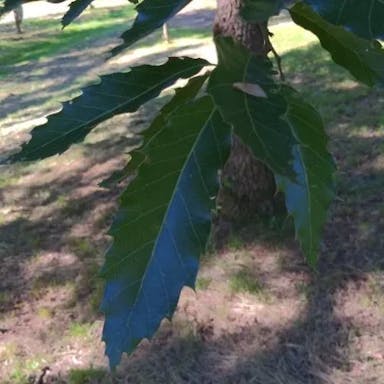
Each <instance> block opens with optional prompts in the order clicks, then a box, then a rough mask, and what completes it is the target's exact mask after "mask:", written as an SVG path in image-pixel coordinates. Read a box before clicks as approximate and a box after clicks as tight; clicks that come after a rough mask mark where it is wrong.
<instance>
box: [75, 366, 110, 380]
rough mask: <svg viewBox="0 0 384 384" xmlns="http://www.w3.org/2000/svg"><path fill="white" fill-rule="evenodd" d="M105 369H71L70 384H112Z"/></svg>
mask: <svg viewBox="0 0 384 384" xmlns="http://www.w3.org/2000/svg"><path fill="white" fill-rule="evenodd" d="M110 382H111V381H109V380H108V378H107V372H106V371H105V370H104V369H99V368H88V369H71V370H70V371H69V375H68V384H91V383H105V384H107V383H110Z"/></svg>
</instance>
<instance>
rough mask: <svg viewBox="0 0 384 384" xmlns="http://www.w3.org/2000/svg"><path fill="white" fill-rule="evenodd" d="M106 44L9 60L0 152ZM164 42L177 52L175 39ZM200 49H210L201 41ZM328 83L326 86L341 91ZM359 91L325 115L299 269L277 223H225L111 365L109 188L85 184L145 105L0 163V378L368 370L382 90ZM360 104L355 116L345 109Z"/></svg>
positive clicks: (379, 373)
mask: <svg viewBox="0 0 384 384" xmlns="http://www.w3.org/2000/svg"><path fill="white" fill-rule="evenodd" d="M207 14H208V16H206V17H205V16H202V14H200V13H198V14H195V13H193V11H191V13H190V14H189V16H188V13H186V14H184V15H182V17H184V19H178V20H179V21H178V20H175V21H174V22H175V23H177V22H180V23H182V24H184V23H186V22H188V23H189V22H191V23H192V24H193V23H208V22H209V20H210V19H209V18H210V17H212V14H211V13H209V12H208V13H207ZM197 16H198V17H197ZM188 17H189V19H188ZM185 18H187V19H185ZM180 20H181V21H180ZM196 25H197V24H196ZM203 25H204V24H203ZM7 28H8V27H7ZM9 28H12V27H11V26H9ZM5 33H9V31H8V30H6V32H5ZM112 43H113V40H112V38H111V39H110V40H105V41H103V42H98V43H97V42H94V43H92V45H90V46H87V52H88V55H87V56H85V55H83V54H82V52H81V49H79V47H77V48H76V49H75V50H73V51H69V52H65V53H62V54H60V55H58V56H56V57H54V58H51V59H47V60H44V61H42V62H33V63H27V64H23V65H21V66H17V67H15V68H14V71H13V72H12V76H8V77H6V78H5V79H3V78H1V79H0V102H1V109H0V118H1V122H0V135H1V136H0V145H1V148H2V150H3V152H7V151H10V150H12V148H15V147H16V145H17V143H18V142H20V141H22V140H24V139H25V138H26V130H27V129H28V128H30V126H31V120H32V123H33V122H36V121H40V119H41V116H42V115H43V114H44V113H46V112H50V111H52V110H53V109H55V104H52V103H51V102H47V100H48V99H50V98H51V97H52V95H53V97H54V98H55V100H57V99H60V98H62V97H63V96H64V95H66V96H67V95H68V93H65V94H64V93H63V89H64V88H67V87H68V86H69V87H71V89H72V90H73V89H74V88H75V87H76V85H77V84H78V83H77V81H78V79H80V78H81V81H82V82H84V81H85V80H86V79H92V78H94V77H95V74H96V69H95V68H96V66H97V65H98V64H100V63H101V62H102V60H103V58H102V52H104V49H105V48H104V44H112ZM199 44H202V43H201V41H200V42H196V45H195V46H194V47H192V46H191V47H189V49H190V50H192V48H194V49H195V51H196V50H197V48H198V47H200V45H199ZM204 44H206V43H205V42H204ZM147 49H149V48H142V49H141V48H137V50H136V51H135V52H136V55H138V54H139V53H140V55H141V56H142V57H141V59H140V60H142V61H150V62H153V61H156V60H161V58H159V55H158V52H156V51H155V52H153V50H152V51H151V53H149V52H150V51H149V50H148V51H147ZM172 50H173V52H174V53H179V52H185V50H181V48H179V47H178V46H177V45H176V44H175V46H171V48H170V51H172ZM187 50H188V49H187ZM203 52H205V53H206V54H207V55H212V47H211V46H208V48H207V46H206V45H204V47H203ZM145 55H147V56H145ZM298 55H299V56H298V57H299V59H300V60H304V61H305V60H309V59H308V58H307V56H305V54H302V53H298ZM300 55H302V56H300ZM133 57H134V55H131V56H129V55H128V56H125V57H123V58H120V59H119V60H116V61H115V62H112V64H111V66H110V67H109V68H108V70H111V69H117V68H121V67H122V66H124V65H126V63H129V62H130V61H133ZM287 61H288V63H287V65H289V59H287ZM320 65H321V64H320ZM104 69H105V70H106V67H104ZM294 70H295V73H296V75H292V76H291V78H290V79H291V80H292V81H293V82H294V83H306V82H307V83H309V84H311V85H310V86H311V87H313V88H310V89H311V90H312V91H313V93H312V96H313V97H316V92H317V90H318V89H319V87H320V84H318V83H316V82H315V80H314V79H312V78H309V79H306V78H305V77H304V76H303V75H302V74H301V73H300V70H299V69H297V68H295V69H294ZM319 81H321V80H319ZM312 82H313V84H312ZM31 84H33V86H34V89H30V87H31ZM338 84H339V85H340V84H341V85H340V87H342V86H344V84H345V83H343V82H341V81H340V82H339V83H338ZM348 84H349V83H348ZM332 87H333V84H330V85H329V92H331V93H333V95H334V97H336V96H337V95H338V93H339V92H340V89H341V88H340V89H339V88H332ZM354 87H355V85H353V86H351V88H353V89H354ZM10 89H13V91H12V92H10V91H9V90H10ZM43 90H44V92H43ZM312 91H311V92H312ZM344 91H348V89H344ZM66 92H67V91H66ZM364 92H365V91H364ZM364 92H363V94H357V95H356V96H354V95H352V96H351V97H350V98H349V99H348V103H340V106H339V108H340V109H342V111H341V113H340V114H338V115H333V116H332V120H331V122H329V130H330V134H331V136H332V139H333V140H334V141H333V144H332V151H333V153H334V155H335V157H336V159H337V163H338V166H339V169H340V173H339V180H338V198H337V200H336V201H335V203H334V205H333V208H332V212H331V215H330V219H329V222H328V224H327V226H326V233H325V237H324V243H323V246H322V252H321V262H320V265H319V269H318V271H317V272H311V271H310V270H309V269H308V268H307V267H306V265H305V263H304V262H303V260H302V256H301V255H300V253H299V250H298V247H297V245H296V244H295V243H294V242H293V240H292V239H291V238H292V232H291V231H290V230H289V228H290V225H289V223H283V225H281V224H279V222H278V220H279V219H278V218H273V219H268V220H266V219H261V218H258V219H255V221H254V222H253V223H250V224H248V225H245V226H242V227H239V228H235V229H234V230H233V233H231V235H230V236H229V238H228V239H227V243H226V245H225V247H224V248H223V249H222V250H220V251H214V250H212V251H210V252H209V253H208V254H207V255H205V256H204V258H203V261H202V270H201V273H200V275H199V278H198V283H197V292H196V293H194V292H192V291H191V290H188V289H186V290H184V291H183V294H182V298H181V300H180V303H179V306H178V309H177V312H176V315H175V318H174V320H173V322H172V323H171V324H170V323H168V322H164V324H163V326H162V328H161V330H160V332H159V334H158V335H157V336H156V337H155V338H154V340H152V341H151V342H143V343H142V345H141V346H140V347H139V348H138V349H137V351H136V352H135V353H134V354H133V356H131V357H130V358H127V357H125V358H124V359H123V362H122V364H121V366H120V367H119V368H118V370H117V372H116V373H114V374H111V373H109V372H108V369H107V361H106V359H105V358H104V357H103V348H104V346H103V343H102V342H101V341H100V334H101V329H102V316H101V315H100V314H99V313H98V310H97V308H98V303H99V301H100V296H101V290H102V282H101V281H99V280H98V279H97V277H96V272H97V269H98V267H99V265H100V264H101V263H102V256H103V250H104V249H105V247H106V245H107V244H108V242H109V241H110V239H109V238H108V237H107V235H106V231H107V229H108V226H109V224H110V222H111V220H112V215H113V212H114V211H115V209H116V205H115V199H116V197H117V196H118V194H119V193H120V191H121V187H115V188H112V189H111V190H106V189H102V188H99V187H98V183H99V182H100V181H101V180H103V178H105V177H107V176H108V175H109V174H110V173H111V172H112V171H113V170H115V169H117V168H118V167H119V166H120V165H121V164H122V163H123V161H124V158H125V156H124V153H126V152H127V151H129V149H130V148H132V146H133V145H135V144H136V143H137V140H138V139H137V132H140V131H141V130H142V129H143V127H144V124H145V123H146V122H147V120H148V116H151V115H153V114H154V112H155V110H156V108H157V106H156V105H155V106H153V105H148V106H145V107H144V108H142V109H140V110H139V111H138V112H137V113H135V114H133V115H130V116H126V115H122V116H119V117H117V118H115V119H113V120H112V121H109V122H108V123H105V124H102V125H100V126H99V127H98V128H97V129H96V130H95V132H94V133H93V134H92V135H90V137H89V138H88V139H87V140H86V142H85V144H83V145H77V146H75V147H73V148H72V149H71V151H69V152H67V153H66V154H64V155H62V156H60V157H54V158H51V159H48V160H45V161H43V162H40V163H39V164H31V165H14V166H7V167H3V168H2V169H1V176H0V188H1V189H0V199H1V207H0V230H1V232H0V259H1V264H0V289H1V291H0V292H1V293H0V382H1V383H12V384H14V383H16V384H18V383H27V382H29V383H36V382H37V379H38V376H39V375H40V371H41V369H42V368H44V367H45V366H49V368H50V371H49V374H48V375H47V376H46V378H45V382H46V383H70V384H80V383H134V384H136V383H143V384H147V383H161V384H162V383H167V384H168V383H175V384H179V383H196V384H205V383H206V384H209V383H212V384H216V383H217V384H222V383H228V384H232V383H233V384H235V383H236V384H238V383H240V384H241V383H256V384H325V383H327V384H339V383H340V384H344V383H353V384H360V383H368V384H381V383H383V382H384V381H383V377H384V320H383V319H384V316H383V314H384V286H383V283H382V282H383V266H384V265H383V263H384V258H383V256H384V255H383V249H384V238H383V236H382V233H383V230H384V203H383V202H384V194H383V190H384V189H383V188H382V187H383V185H384V172H383V169H384V159H383V155H382V153H383V149H384V134H383V131H384V119H383V115H382V110H383V107H384V99H383V96H382V94H380V93H379V92H373V93H371V94H369V96H366V95H365V94H364ZM20 109H21V110H22V112H20ZM361 109H366V110H367V114H366V115H367V116H369V119H367V120H364V121H360V120H359V115H358V111H359V110H361ZM325 112H326V111H325ZM352 126H353V127H354V129H351V127H352ZM282 228H283V229H284V230H282ZM282 232H283V233H282Z"/></svg>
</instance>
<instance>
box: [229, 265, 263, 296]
mask: <svg viewBox="0 0 384 384" xmlns="http://www.w3.org/2000/svg"><path fill="white" fill-rule="evenodd" d="M229 288H230V290H231V292H232V293H250V294H251V295H260V294H262V293H263V292H264V288H263V286H262V284H261V283H260V282H259V281H258V280H257V278H256V277H255V276H254V275H252V274H251V273H250V272H249V271H247V270H245V269H241V270H240V271H238V272H236V273H235V274H234V275H233V276H231V277H230V279H229Z"/></svg>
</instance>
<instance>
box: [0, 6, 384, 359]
mask: <svg viewBox="0 0 384 384" xmlns="http://www.w3.org/2000/svg"><path fill="white" fill-rule="evenodd" d="M61 1H62V0H52V2H61ZM190 1H191V0H142V1H141V2H140V3H139V4H138V5H137V6H136V11H137V17H136V19H135V20H134V22H133V24H132V26H131V27H130V29H129V30H128V31H126V32H125V33H124V34H123V35H122V40H123V42H122V44H121V45H119V46H118V47H116V48H115V49H113V51H112V54H117V53H119V52H120V51H122V50H124V49H125V48H127V47H129V46H130V45H131V44H133V43H134V42H136V41H138V40H139V39H141V38H143V37H144V36H147V35H148V34H150V33H151V32H153V31H154V30H155V29H156V28H158V27H160V26H161V25H162V24H164V23H165V22H166V21H167V20H168V19H169V18H171V17H172V16H173V15H175V14H176V13H177V12H179V11H180V10H181V9H182V8H184V7H185V6H186V5H187V4H188V3H189V2H190ZM91 2H92V0H75V1H73V2H72V3H71V4H70V6H69V10H68V12H67V13H66V14H65V15H64V17H63V19H62V24H63V26H66V25H68V24H69V23H70V22H72V21H73V20H74V19H75V18H76V17H77V16H79V15H80V14H81V12H82V11H83V10H84V9H85V8H86V7H87V6H88V5H89V4H91ZM131 2H135V1H131ZM20 3H21V0H3V8H2V10H1V11H0V12H2V13H4V12H7V11H9V10H11V9H13V8H14V7H16V6H17V5H19V4H20ZM242 4H243V8H242V15H243V17H244V18H245V19H246V20H247V21H248V22H251V23H259V22H265V21H268V19H269V18H270V17H271V16H273V15H274V14H277V13H279V12H280V11H281V10H282V9H283V8H287V9H288V11H289V13H290V15H291V17H292V19H293V21H294V22H295V23H296V24H298V25H299V26H301V27H303V28H305V29H308V30H309V31H311V32H313V33H314V34H315V35H317V37H318V38H319V40H320V42H321V44H322V46H323V48H324V49H326V50H327V51H329V53H330V54H331V56H332V58H333V60H334V61H335V62H336V63H337V64H339V65H341V66H343V67H345V68H346V69H347V70H348V71H350V72H351V74H352V75H353V76H355V78H356V79H358V80H359V81H361V82H363V83H365V84H367V85H369V86H374V85H382V84H383V83H384V50H383V49H382V47H381V44H380V43H379V41H377V40H375V39H380V38H383V37H384V23H383V22H382V21H383V20H384V3H383V1H382V0H371V1H355V0H302V1H283V0H244V1H243V3H242ZM215 44H216V47H217V52H218V64H217V65H215V66H213V65H212V64H210V63H209V62H207V61H205V60H202V59H192V58H187V57H179V58H170V59H169V60H168V61H167V62H165V63H164V64H162V65H159V66H150V65H145V66H140V67H134V68H132V69H131V70H129V71H128V72H123V73H113V74H110V75H106V76H103V77H101V78H100V82H99V84H97V85H92V86H90V87H87V88H85V89H84V90H83V93H82V95H81V96H79V97H77V98H76V99H74V100H72V101H70V102H67V103H64V104H63V108H62V110H61V111H60V112H58V113H56V114H54V115H52V116H50V117H49V118H48V121H47V123H45V124H44V125H42V126H39V127H37V128H35V129H34V130H33V131H32V138H31V140H30V141H29V142H28V143H26V144H24V145H23V147H22V150H21V151H20V152H19V153H16V154H14V155H13V156H11V158H10V159H9V161H31V160H37V159H41V158H45V157H47V156H51V155H54V154H59V153H62V152H63V151H65V150H67V149H68V148H69V147H70V146H71V145H72V144H73V143H75V142H78V141H80V140H83V139H84V137H85V136H86V135H87V134H88V133H89V132H90V131H91V130H92V129H93V128H94V127H95V126H96V124H98V123H100V122H102V121H104V120H106V119H109V118H110V117H112V116H114V115H116V114H119V113H126V112H134V111H136V110H137V109H138V108H139V107H140V106H141V105H142V104H143V103H145V102H147V101H149V100H151V99H153V98H155V97H157V96H158V95H159V93H160V92H161V91H163V90H164V89H166V88H168V87H170V86H172V85H173V84H174V83H175V82H176V81H177V80H179V79H189V81H188V82H187V84H186V85H185V86H184V87H183V88H181V89H176V90H175V93H174V96H173V98H172V99H171V100H170V102H169V103H168V104H166V105H165V106H164V107H163V109H162V110H161V111H160V112H159V114H158V115H157V116H156V118H155V119H154V121H153V122H152V123H151V124H150V126H149V127H148V129H147V130H146V131H145V132H144V134H143V144H142V147H141V148H139V149H137V150H135V151H134V152H133V153H132V154H131V159H130V161H129V163H128V164H127V166H126V167H125V168H124V169H123V170H121V171H120V172H119V175H118V178H119V179H124V178H126V177H128V176H129V175H131V174H132V173H136V178H135V179H134V180H133V182H132V183H131V184H130V185H129V186H128V188H127V189H126V190H125V191H124V193H123V194H122V196H121V198H120V209H119V212H118V214H117V215H116V218H115V220H114V223H113V225H112V227H111V229H110V234H111V235H112V236H113V244H112V246H111V247H110V248H109V250H108V251H107V254H106V261H105V265H104V268H103V270H102V275H103V276H104V277H105V279H106V289H105V294H104V299H103V303H102V309H103V311H104V313H105V317H106V319H105V326H104V333H103V339H104V340H105V341H106V345H107V347H106V349H107V354H108V356H109V359H110V363H111V365H112V366H115V365H117V364H118V362H119V361H120V358H121V355H122V353H123V352H131V351H132V350H133V349H134V348H135V347H136V346H137V344H138V343H139V342H140V341H141V340H142V339H143V338H151V337H152V335H153V334H154V332H155V331H156V329H157V328H158V327H159V324H160V322H161V320H162V319H163V318H171V316H172V314H173V312H174V310H175V307H176V305H177V301H178V298H179V294H180V291H181V289H182V287H183V286H190V287H194V284H195V278H196V274H197V270H198V263H199V256H200V255H201V253H202V252H203V251H204V248H205V245H206V242H207V239H208V236H209V231H210V223H211V212H212V210H213V209H214V206H215V197H216V195H217V192H218V188H219V178H218V171H219V170H220V169H221V168H222V167H223V166H224V164H225V161H226V159H227V157H228V153H229V150H230V143H231V137H232V135H233V134H234V133H235V134H236V135H238V136H239V137H240V138H241V139H242V140H243V141H244V142H245V143H247V144H248V145H249V146H250V148H251V149H252V151H253V153H254V155H255V156H256V157H257V158H258V159H260V160H262V161H263V162H264V163H265V164H266V165H267V166H268V167H269V168H270V169H271V170H272V171H273V172H274V174H275V177H276V182H277V185H278V187H279V189H280V190H281V191H283V192H284V195H285V200H286V205H287V209H288V211H289V213H290V214H291V215H292V216H293V219H294V223H295V228H296V234H297V237H298V240H299V241H300V244H301V247H302V249H303V253H304V254H305V256H306V257H307V259H308V261H309V262H310V264H312V265H315V263H316V259H317V252H318V248H319V243H320V234H321V228H322V226H323V225H324V222H325V218H326V212H327V208H328V205H329V204H330V202H331V200H332V197H333V189H334V188H333V173H334V168H335V167H334V163H333V160H332V157H331V156H330V154H329V153H328V152H327V136H326V134H325V131H324V127H323V124H322V120H321V118H320V116H319V115H318V113H317V112H316V110H314V108H313V107H312V106H310V105H309V104H308V103H307V102H306V101H305V100H303V98H302V97H301V96H300V94H299V93H298V92H297V91H295V90H294V89H293V88H291V87H290V86H289V85H288V84H286V83H285V82H283V81H281V80H279V79H278V77H277V76H276V71H275V70H274V68H273V64H272V63H271V61H270V60H269V59H268V58H261V57H256V56H254V55H252V54H251V53H250V52H248V51H247V50H246V49H245V48H243V47H242V46H240V45H238V44H237V43H236V42H234V41H232V40H231V39H229V38H216V39H215ZM309 70H310V68H309ZM201 73H202V74H201Z"/></svg>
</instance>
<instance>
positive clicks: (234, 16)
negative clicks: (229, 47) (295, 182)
mask: <svg viewBox="0 0 384 384" xmlns="http://www.w3.org/2000/svg"><path fill="white" fill-rule="evenodd" d="M241 1H242V0H217V11H216V18H215V22H214V26H213V33H214V35H215V36H218V35H221V36H229V37H232V38H233V39H234V40H236V41H238V42H240V43H241V44H242V45H244V46H245V47H246V48H248V49H249V50H250V51H251V52H253V53H255V54H256V55H260V56H266V55H267V54H268V52H269V51H270V50H271V45H270V42H269V37H268V30H267V25H266V24H265V23H264V24H252V23H247V22H246V21H245V20H244V19H243V18H241V17H240V15H239V10H240V6H241ZM275 189H276V187H275V181H274V177H273V174H272V172H271V171H270V170H269V169H268V168H267V167H266V166H265V165H264V164H262V163H261V162H260V161H258V160H256V159H255V157H254V156H253V155H252V153H251V152H250V150H249V149H248V147H247V146H245V145H244V144H243V143H242V141H241V140H240V139H239V138H238V137H236V136H235V137H234V139H233V144H232V150H231V155H230V158H229V160H228V162H227V164H226V166H225V168H224V170H223V188H222V190H221V192H220V194H219V205H220V206H221V216H222V218H224V220H230V221H237V220H239V219H240V220H241V219H244V218H247V217H249V216H250V215H253V216H254V215H255V214H256V213H266V212H269V211H270V209H271V207H272V206H273V204H272V201H273V196H274V194H275Z"/></svg>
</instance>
